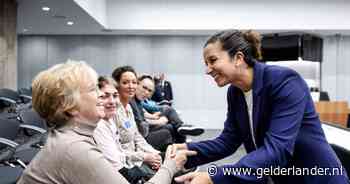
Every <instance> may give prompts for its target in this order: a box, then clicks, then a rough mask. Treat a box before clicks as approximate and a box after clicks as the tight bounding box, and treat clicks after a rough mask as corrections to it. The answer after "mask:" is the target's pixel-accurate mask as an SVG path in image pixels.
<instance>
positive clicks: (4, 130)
mask: <svg viewBox="0 0 350 184" xmlns="http://www.w3.org/2000/svg"><path fill="white" fill-rule="evenodd" d="M19 124H20V122H19V121H17V120H12V119H7V118H2V117H0V137H1V138H5V139H9V140H12V141H13V140H15V139H16V137H17V134H18V132H19V129H20V127H19ZM4 147H5V146H4V145H0V149H3V148H4Z"/></svg>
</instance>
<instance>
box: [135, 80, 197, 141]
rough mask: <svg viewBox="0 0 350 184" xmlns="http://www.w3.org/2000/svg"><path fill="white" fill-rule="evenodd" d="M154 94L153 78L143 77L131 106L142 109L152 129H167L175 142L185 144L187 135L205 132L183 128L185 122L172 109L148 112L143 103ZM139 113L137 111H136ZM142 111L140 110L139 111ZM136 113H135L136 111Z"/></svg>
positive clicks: (164, 108)
mask: <svg viewBox="0 0 350 184" xmlns="http://www.w3.org/2000/svg"><path fill="white" fill-rule="evenodd" d="M153 92H154V81H153V79H152V77H151V76H147V75H144V76H141V77H140V78H139V82H138V87H137V88H136V95H135V100H134V102H133V103H132V104H131V106H132V108H138V109H142V110H141V111H142V116H144V118H145V119H146V121H147V122H149V124H150V125H151V126H150V128H151V130H152V129H157V128H158V127H167V128H168V129H169V130H170V132H172V135H173V138H174V139H175V142H185V141H186V137H185V135H200V134H202V133H203V132H204V129H203V128H198V127H189V126H187V127H183V124H184V123H183V121H182V120H181V119H180V118H179V116H178V114H177V113H176V111H175V110H174V109H173V108H172V107H168V106H163V107H162V108H161V109H160V110H161V111H160V112H156V113H153V114H151V113H149V112H147V111H146V110H145V109H144V108H143V106H142V103H143V102H144V101H145V100H146V99H148V98H150V97H151V96H152V93H153ZM136 111H137V110H136ZM138 111H140V110H138ZM134 112H135V111H134Z"/></svg>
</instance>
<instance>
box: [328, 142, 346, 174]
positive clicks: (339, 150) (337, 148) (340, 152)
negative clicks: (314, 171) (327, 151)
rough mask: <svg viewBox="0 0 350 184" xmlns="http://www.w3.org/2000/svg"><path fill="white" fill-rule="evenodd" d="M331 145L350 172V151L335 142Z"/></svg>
mask: <svg viewBox="0 0 350 184" xmlns="http://www.w3.org/2000/svg"><path fill="white" fill-rule="evenodd" d="M331 146H332V148H333V150H334V152H335V154H337V156H338V158H339V160H340V162H341V163H342V165H343V167H344V168H345V170H346V172H347V173H350V151H349V150H347V149H345V148H342V147H340V146H337V145H335V144H331Z"/></svg>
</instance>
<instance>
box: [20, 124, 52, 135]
mask: <svg viewBox="0 0 350 184" xmlns="http://www.w3.org/2000/svg"><path fill="white" fill-rule="evenodd" d="M19 127H20V128H23V129H29V130H34V131H36V132H38V133H40V134H44V133H46V130H45V129H43V128H40V127H37V126H33V125H25V124H21V125H19Z"/></svg>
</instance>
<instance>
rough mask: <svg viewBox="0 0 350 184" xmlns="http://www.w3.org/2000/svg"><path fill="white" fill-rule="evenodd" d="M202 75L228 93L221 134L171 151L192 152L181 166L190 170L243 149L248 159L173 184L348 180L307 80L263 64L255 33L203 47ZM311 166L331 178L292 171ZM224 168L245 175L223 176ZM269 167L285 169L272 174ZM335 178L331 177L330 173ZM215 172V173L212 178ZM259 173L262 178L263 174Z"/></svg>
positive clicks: (234, 34)
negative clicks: (322, 124) (184, 164)
mask: <svg viewBox="0 0 350 184" xmlns="http://www.w3.org/2000/svg"><path fill="white" fill-rule="evenodd" d="M203 55H204V63H205V65H206V67H207V69H206V73H207V74H208V75H210V76H211V77H213V79H214V80H215V82H216V84H217V85H218V86H219V87H223V86H226V85H230V86H229V88H228V91H227V103H228V112H227V118H226V121H225V124H224V130H223V131H222V133H221V134H220V135H219V136H218V137H217V138H215V139H213V140H207V141H202V142H198V143H188V144H178V145H176V149H175V150H179V149H188V150H195V151H197V152H198V155H197V156H194V157H191V158H189V160H188V161H187V163H186V167H193V166H196V165H201V164H205V163H209V162H213V161H215V160H219V159H222V158H224V157H227V156H229V155H231V154H233V153H234V152H235V151H236V150H237V148H238V147H239V146H240V145H241V144H242V143H243V144H244V147H245V149H246V151H247V155H245V156H244V157H242V158H241V159H240V160H239V161H238V162H237V163H230V164H227V165H223V166H218V167H215V168H211V170H208V173H209V174H208V173H201V172H199V173H190V174H188V175H184V176H181V177H178V178H177V179H176V180H177V181H190V182H191V184H197V183H200V184H206V183H220V184H228V183H232V184H234V183H267V182H271V180H272V181H273V182H274V184H295V183H298V184H299V183H300V184H301V183H305V184H321V183H324V184H326V183H327V184H330V183H332V184H343V183H348V177H347V174H346V172H345V170H344V169H343V168H342V165H341V163H340V162H339V159H338V158H337V156H336V155H335V153H334V151H333V150H332V148H331V147H330V145H329V144H328V142H327V140H326V139H325V136H324V133H323V130H322V128H321V123H320V120H319V118H318V115H317V113H316V111H315V108H314V104H313V101H312V99H311V96H310V93H309V89H308V87H307V85H306V83H305V81H304V80H303V79H302V78H301V77H300V75H299V74H298V73H296V72H295V71H293V70H291V69H288V68H284V67H280V66H268V65H264V64H263V63H260V62H258V61H257V59H260V58H261V52H260V36H259V34H258V33H256V32H254V31H247V32H241V31H237V30H226V31H221V32H219V33H217V34H215V35H213V36H212V37H210V38H209V40H208V41H207V42H206V43H205V45H204V52H203ZM314 167H317V168H322V169H326V170H328V171H330V172H327V173H325V174H322V173H321V174H318V175H311V174H309V175H302V176H301V175H297V174H295V173H293V172H291V171H292V169H293V168H294V170H295V168H299V169H305V170H311V169H313V168H314ZM228 169H231V170H233V169H247V170H249V172H243V171H240V172H231V173H230V174H229V175H228V174H227V173H226V174H225V170H226V171H227V170H228ZM273 169H284V170H286V171H287V170H288V173H287V174H286V173H285V174H283V175H273V173H272V170H273ZM334 169H336V170H338V171H339V172H338V173H331V172H332V170H334ZM213 170H214V172H213ZM261 170H264V171H266V172H264V173H261V172H260V171H261Z"/></svg>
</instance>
